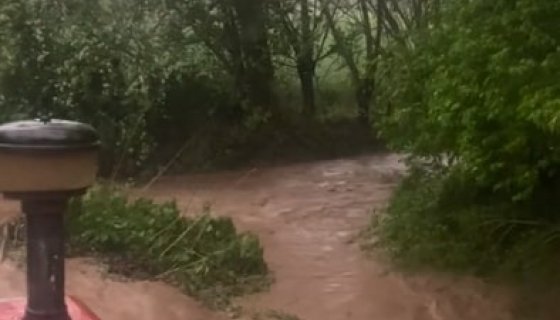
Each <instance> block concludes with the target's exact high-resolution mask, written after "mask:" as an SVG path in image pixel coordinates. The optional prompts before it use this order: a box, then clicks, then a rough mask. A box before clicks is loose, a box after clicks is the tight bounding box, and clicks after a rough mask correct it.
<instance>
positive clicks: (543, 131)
mask: <svg viewBox="0 0 560 320" xmlns="http://www.w3.org/2000/svg"><path fill="white" fill-rule="evenodd" d="M445 4H446V5H445V6H443V7H442V8H441V10H442V11H441V12H440V15H438V16H437V19H433V20H432V22H431V23H430V27H428V28H424V29H419V30H417V32H415V34H414V35H413V36H411V39H412V41H411V43H408V44H406V45H403V44H400V43H395V44H394V45H393V46H392V49H393V50H392V51H391V53H390V54H389V55H387V57H386V59H385V60H384V64H383V66H382V67H381V69H382V70H383V71H382V72H383V74H384V76H385V79H386V80H387V81H386V82H384V86H385V88H384V91H383V97H382V100H383V108H381V107H380V108H379V111H380V113H381V114H382V115H383V116H382V117H381V121H380V122H379V123H378V128H379V129H380V131H381V132H382V135H383V136H384V137H386V139H387V141H388V142H389V143H390V144H391V145H392V147H394V148H395V149H396V150H400V151H402V152H405V153H407V154H409V155H410V159H409V160H410V163H411V165H412V168H413V169H412V174H411V175H410V176H409V177H408V178H407V179H406V181H404V183H403V184H402V185H401V187H400V189H399V190H398V191H397V194H396V196H395V197H394V199H393V201H392V203H391V205H390V207H389V214H388V215H387V216H386V217H385V218H384V219H382V221H381V224H380V227H379V231H380V235H381V239H382V242H383V243H384V245H385V246H386V248H388V250H389V252H391V253H392V254H393V256H394V257H397V258H399V259H400V260H401V261H406V262H409V263H410V262H413V263H418V264H420V265H424V266H426V265H428V266H433V265H437V266H438V267H442V268H452V269H461V270H467V271H471V272H477V273H483V274H492V273H495V272H502V271H505V270H507V271H514V272H515V273H514V274H519V273H520V272H521V273H523V274H524V275H525V276H531V275H537V274H540V275H542V271H552V270H554V268H555V266H556V265H557V263H558V257H559V256H558V254H557V252H558V247H559V245H560V221H559V217H560V216H559V215H558V208H559V205H560V203H559V201H558V194H559V193H558V192H559V191H560V188H559V187H560V171H559V169H560V153H559V151H560V149H559V148H558V141H560V130H559V129H560V122H559V119H560V85H559V83H560V82H559V81H558V80H559V78H558V70H559V68H560V50H559V48H560V28H559V26H560V25H559V24H558V19H557V17H558V16H559V15H560V3H558V2H557V1H554V0H515V1H512V0H496V1H484V0H473V1H446V2H445ZM555 274H556V273H555V272H553V273H552V274H551V273H549V274H548V275H549V276H550V275H555Z"/></svg>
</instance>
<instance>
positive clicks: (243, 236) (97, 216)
mask: <svg viewBox="0 0 560 320" xmlns="http://www.w3.org/2000/svg"><path fill="white" fill-rule="evenodd" d="M69 211H70V212H69V214H68V215H67V230H68V233H69V253H70V255H73V256H95V257H100V258H102V259H103V260H104V261H105V262H107V263H108V265H109V269H110V271H112V272H116V273H118V274H122V275H126V276H129V277H136V278H138V277H140V278H149V279H154V278H156V279H162V280H165V281H167V282H169V283H171V284H173V285H175V286H177V287H179V288H181V289H183V290H184V291H185V292H186V293H188V294H190V295H193V296H195V297H198V298H200V299H201V300H202V301H204V302H206V303H207V304H208V305H209V306H211V307H224V306H227V304H228V303H229V299H230V297H232V296H236V295H240V294H244V293H249V292H253V291H256V290H259V289H261V288H262V287H263V286H264V285H266V284H267V272H268V269H267V266H266V263H265V261H264V259H263V249H262V247H261V245H260V243H259V240H258V239H257V237H256V236H254V235H252V234H249V233H238V232H237V231H236V229H235V226H234V224H233V222H232V220H231V219H230V218H225V217H213V216H212V215H210V212H203V213H201V214H200V215H199V216H196V217H188V218H186V217H182V216H181V214H180V212H179V210H178V208H177V206H176V205H175V203H173V202H168V203H164V204H158V203H154V202H153V201H151V200H148V199H143V198H140V199H137V200H134V201H130V200H128V199H127V197H126V196H125V194H124V193H123V192H122V191H121V190H118V189H114V188H104V187H97V188H94V189H93V190H92V191H90V192H89V193H88V194H87V195H86V196H85V197H84V198H83V200H82V201H74V202H73V203H72V205H71V207H70V210H69Z"/></svg>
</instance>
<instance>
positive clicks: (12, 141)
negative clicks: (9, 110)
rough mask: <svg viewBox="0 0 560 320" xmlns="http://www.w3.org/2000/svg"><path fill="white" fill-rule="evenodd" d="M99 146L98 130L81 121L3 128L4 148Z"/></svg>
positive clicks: (26, 123) (0, 132)
mask: <svg viewBox="0 0 560 320" xmlns="http://www.w3.org/2000/svg"><path fill="white" fill-rule="evenodd" d="M98 145H99V136H98V134H97V131H95V129H94V128H93V127H92V126H90V125H87V124H84V123H81V122H75V121H66V120H50V121H48V122H45V121H39V120H27V121H16V122H10V123H6V124H3V125H0V149H19V150H25V149H29V150H37V149H46V150H58V149H83V148H95V147H97V146H98Z"/></svg>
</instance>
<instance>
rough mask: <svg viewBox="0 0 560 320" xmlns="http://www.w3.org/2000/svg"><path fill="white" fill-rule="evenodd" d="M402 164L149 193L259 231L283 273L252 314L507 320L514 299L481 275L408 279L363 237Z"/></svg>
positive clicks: (234, 175)
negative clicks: (370, 250)
mask: <svg viewBox="0 0 560 320" xmlns="http://www.w3.org/2000/svg"><path fill="white" fill-rule="evenodd" d="M403 169H404V168H403V166H402V165H401V164H400V163H399V161H398V158H397V157H396V156H392V155H383V156H369V157H361V158H356V159H351V160H332V161H323V162H315V163H305V164H296V165H290V166H284V167H275V168H266V169H259V168H254V169H249V170H245V171H238V172H229V173H219V174H210V175H194V176H193V175H191V176H183V177H181V176H175V177H167V178H165V179H162V180H161V181H160V182H159V183H158V184H156V185H154V186H153V187H151V188H150V190H148V192H147V193H148V194H149V195H151V196H154V197H156V198H160V199H171V198H175V199H177V201H178V203H179V205H180V207H181V208H182V209H183V210H184V211H185V212H190V213H196V212H197V210H200V208H201V206H203V205H205V204H210V205H211V206H212V208H213V209H214V211H215V212H217V213H219V214H224V215H228V216H231V217H233V218H234V219H235V221H236V223H237V225H238V226H239V227H240V228H242V229H245V230H251V231H253V232H256V233H257V234H258V235H259V236H260V238H261V240H262V243H263V245H264V248H265V257H266V260H267V262H268V263H269V266H270V268H271V270H272V271H273V272H274V276H275V280H276V281H275V283H274V284H273V286H272V287H271V290H270V291H269V292H264V293H261V294H257V295H254V296H251V297H245V298H243V299H241V300H240V303H241V304H242V305H243V306H245V307H246V308H248V309H250V310H256V311H266V310H278V311H281V312H284V313H287V314H291V315H294V316H297V317H299V318H300V319H302V320H344V319H352V320H502V319H504V320H506V319H510V317H509V314H508V312H507V310H508V308H507V306H506V305H507V303H508V302H507V299H503V298H500V297H502V296H503V295H502V293H500V292H498V290H497V289H492V288H489V287H487V286H484V285H482V284H481V283H478V282H476V281H474V280H464V279H463V280H458V279H444V278H442V277H435V276H430V277H429V276H425V277H419V276H415V277H405V276H403V275H400V274H397V273H391V272H388V270H387V265H386V264H383V263H380V262H376V261H375V259H368V258H366V257H365V256H364V254H363V253H362V252H360V249H359V245H358V244H357V243H356V242H355V240H356V237H357V236H358V234H359V232H360V231H361V230H363V229H364V228H365V227H366V225H367V224H368V221H369V217H370V216H371V213H372V210H374V209H375V208H381V207H383V206H384V205H386V202H387V200H388V197H389V196H390V194H391V192H392V190H393V188H394V187H395V184H396V183H397V182H398V178H399V175H400V173H402V171H403Z"/></svg>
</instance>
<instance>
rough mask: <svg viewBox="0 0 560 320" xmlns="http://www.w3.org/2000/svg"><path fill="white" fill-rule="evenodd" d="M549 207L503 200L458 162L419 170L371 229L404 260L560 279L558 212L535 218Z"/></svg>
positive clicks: (469, 270) (422, 264)
mask: <svg viewBox="0 0 560 320" xmlns="http://www.w3.org/2000/svg"><path fill="white" fill-rule="evenodd" d="M548 204H549V205H550V204H553V205H560V203H558V201H555V202H554V203H553V202H549V203H548ZM545 211H546V209H545V208H544V207H543V208H536V207H535V206H531V207H520V206H518V205H514V204H512V203H511V202H507V201H506V202H497V201H496V199H494V198H493V197H492V196H489V195H488V194H487V193H485V192H483V191H481V190H478V189H477V188H476V185H475V181H473V180H472V179H471V180H470V179H466V178H465V175H464V173H463V172H460V171H459V170H457V171H451V172H448V173H445V174H444V173H441V172H438V173H436V174H428V173H427V171H425V170H414V171H413V173H412V174H411V175H410V176H409V177H407V178H406V179H405V180H404V181H403V183H402V184H401V186H400V187H399V188H398V190H397V191H396V193H395V195H394V197H393V199H392V201H391V204H390V206H389V208H388V210H387V214H386V215H383V216H381V217H380V218H379V219H380V220H378V221H377V223H376V225H375V227H374V228H373V229H372V231H373V233H372V236H375V237H378V240H379V242H378V245H380V246H381V247H382V248H384V250H386V252H387V253H388V254H389V255H390V256H391V257H393V258H395V261H396V262H398V263H399V264H400V265H401V266H403V267H405V268H410V267H414V268H427V267H429V268H436V269H438V270H451V271H460V272H465V273H471V274H476V275H480V276H496V275H501V276H513V277H515V278H516V279H518V280H519V279H523V280H527V279H529V278H532V280H536V279H538V280H540V279H542V277H546V278H547V279H548V281H553V278H554V280H558V278H557V277H556V273H555V268H556V266H557V264H558V256H557V255H556V254H555V252H556V251H557V248H558V246H559V245H560V226H559V225H558V219H557V218H556V219H554V218H550V219H548V220H545V219H542V220H535V219H534V218H533V215H540V216H541V217H542V216H545V215H546V212H545Z"/></svg>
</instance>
